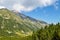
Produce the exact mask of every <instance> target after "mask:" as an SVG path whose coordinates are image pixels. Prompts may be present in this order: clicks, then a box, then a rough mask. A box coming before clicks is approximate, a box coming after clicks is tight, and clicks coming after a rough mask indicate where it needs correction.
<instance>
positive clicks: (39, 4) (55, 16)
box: [0, 0, 60, 23]
mask: <svg viewBox="0 0 60 40" xmlns="http://www.w3.org/2000/svg"><path fill="white" fill-rule="evenodd" d="M0 8H8V9H10V10H16V11H19V12H21V13H23V14H25V15H27V16H30V17H32V18H35V19H38V20H43V21H45V22H47V23H57V22H60V0H0Z"/></svg>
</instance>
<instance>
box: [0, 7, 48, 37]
mask: <svg viewBox="0 0 60 40" xmlns="http://www.w3.org/2000/svg"><path fill="white" fill-rule="evenodd" d="M19 14H20V13H19ZM19 14H16V13H15V12H12V11H10V10H8V9H6V8H5V9H0V37H2V36H3V37H4V36H8V37H9V36H10V37H11V36H22V37H25V36H28V35H32V33H33V31H37V30H38V29H40V28H41V27H44V26H45V25H47V24H45V23H44V24H42V23H40V22H39V21H36V22H35V21H34V22H33V21H32V20H30V19H31V18H29V17H27V16H26V18H24V19H23V18H22V16H23V14H20V15H19ZM18 15H19V16H18ZM21 15H22V16H21Z"/></svg>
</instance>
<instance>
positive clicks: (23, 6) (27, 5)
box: [0, 0, 58, 11]
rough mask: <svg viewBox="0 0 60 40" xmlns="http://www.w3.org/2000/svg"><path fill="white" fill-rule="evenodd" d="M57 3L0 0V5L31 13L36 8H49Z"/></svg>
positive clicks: (48, 0)
mask: <svg viewBox="0 0 60 40" xmlns="http://www.w3.org/2000/svg"><path fill="white" fill-rule="evenodd" d="M57 2H58V0H1V1H0V5H2V6H5V7H7V8H9V9H14V10H17V11H32V10H34V9H35V8H37V7H40V8H43V7H47V6H51V5H54V4H56V3H57Z"/></svg>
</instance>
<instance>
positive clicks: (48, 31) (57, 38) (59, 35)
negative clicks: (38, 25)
mask: <svg viewBox="0 0 60 40" xmlns="http://www.w3.org/2000/svg"><path fill="white" fill-rule="evenodd" d="M36 33H37V34H35V35H36V36H37V37H38V39H39V40H60V23H58V24H56V25H54V24H50V25H49V26H46V27H45V28H42V29H40V30H38V31H37V32H36ZM33 35H34V34H33Z"/></svg>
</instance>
